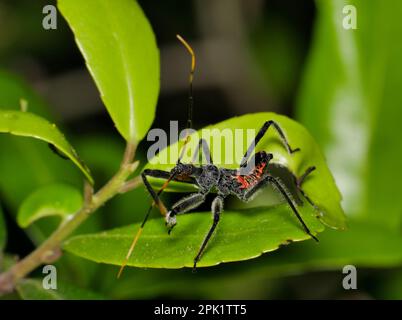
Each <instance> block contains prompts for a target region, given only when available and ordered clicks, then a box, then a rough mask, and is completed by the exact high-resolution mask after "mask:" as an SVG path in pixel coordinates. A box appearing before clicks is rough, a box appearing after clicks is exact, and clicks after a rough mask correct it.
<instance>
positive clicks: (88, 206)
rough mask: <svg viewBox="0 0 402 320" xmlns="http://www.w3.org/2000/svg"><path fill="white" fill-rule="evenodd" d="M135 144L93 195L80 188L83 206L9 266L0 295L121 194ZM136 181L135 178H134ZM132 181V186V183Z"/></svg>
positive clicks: (51, 258) (0, 277)
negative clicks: (109, 201) (97, 211)
mask: <svg viewBox="0 0 402 320" xmlns="http://www.w3.org/2000/svg"><path fill="white" fill-rule="evenodd" d="M135 150H136V145H134V144H132V143H127V146H126V150H125V153H124V157H123V160H122V162H121V165H120V169H119V170H118V171H117V172H116V174H115V175H114V176H113V177H112V178H111V179H110V180H109V182H107V183H106V185H104V186H103V187H102V188H101V189H100V190H99V191H98V192H97V193H95V194H93V190H92V187H91V186H89V185H88V184H85V186H84V199H85V201H84V204H83V207H82V208H81V209H80V210H79V211H78V212H76V213H75V214H74V215H73V216H72V217H71V218H70V219H69V220H66V221H64V222H63V223H62V224H61V225H60V226H59V227H58V229H57V230H55V231H54V232H53V234H52V235H50V237H49V238H48V239H47V240H46V241H45V242H43V243H42V244H41V245H40V246H39V247H38V248H36V249H35V250H34V251H33V252H32V253H30V254H29V255H28V256H26V257H25V258H24V259H22V260H20V261H19V262H18V263H16V264H15V265H13V266H12V267H11V268H10V269H9V270H8V271H6V272H4V273H2V274H0V294H1V293H7V292H11V291H12V290H13V289H14V287H15V285H16V283H17V282H18V281H19V280H20V279H22V278H24V277H25V276H26V275H27V274H29V273H30V272H31V271H33V270H34V269H36V268H37V267H38V266H40V265H41V264H43V263H49V262H54V261H56V260H57V259H58V258H59V257H60V256H61V244H62V242H63V240H64V239H65V238H67V237H68V236H69V235H70V234H71V233H72V232H73V231H74V230H75V229H76V228H77V227H78V226H79V225H81V223H82V222H84V221H85V220H86V219H87V218H88V217H89V216H90V215H91V213H93V212H95V211H96V210H97V209H98V208H99V207H100V206H102V205H103V204H104V203H105V202H107V201H108V200H109V199H111V198H112V197H114V196H115V195H116V194H118V193H121V192H122V189H124V186H125V185H126V180H127V179H128V178H129V177H130V175H131V174H132V173H133V172H134V171H135V169H136V168H137V166H138V161H137V162H134V163H133V159H134V155H135ZM137 178H139V177H137ZM131 181H132V183H131V184H130V187H129V188H126V189H125V190H126V191H125V192H127V191H129V190H132V189H133V188H135V187H137V186H138V185H139V184H140V179H136V178H134V179H133V180H131ZM134 181H135V183H134Z"/></svg>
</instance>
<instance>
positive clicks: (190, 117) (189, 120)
mask: <svg viewBox="0 0 402 320" xmlns="http://www.w3.org/2000/svg"><path fill="white" fill-rule="evenodd" d="M176 38H177V39H178V40H179V41H180V42H181V43H182V44H183V45H184V47H185V48H186V49H187V51H188V52H189V53H190V55H191V69H190V76H189V92H188V118H187V130H186V137H185V140H184V145H183V148H182V149H181V152H180V156H179V159H178V161H177V162H178V163H179V162H180V161H181V159H182V158H183V156H184V153H185V151H186V148H187V143H188V142H189V141H190V134H189V132H190V129H192V127H193V107H194V97H193V79H194V72H195V65H196V60H195V53H194V50H193V48H191V46H190V45H189V44H188V42H187V41H186V40H184V39H183V38H182V36H180V35H179V34H177V35H176Z"/></svg>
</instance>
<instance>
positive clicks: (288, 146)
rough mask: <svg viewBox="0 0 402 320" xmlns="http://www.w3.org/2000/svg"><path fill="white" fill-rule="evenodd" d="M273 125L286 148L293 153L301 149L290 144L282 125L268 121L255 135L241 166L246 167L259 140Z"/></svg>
mask: <svg viewBox="0 0 402 320" xmlns="http://www.w3.org/2000/svg"><path fill="white" fill-rule="evenodd" d="M271 126H272V127H273V128H274V129H275V130H276V132H277V133H278V134H279V137H280V139H281V140H282V143H283V144H284V145H285V147H286V150H287V151H288V152H289V153H290V154H292V153H294V152H296V151H300V148H296V149H292V148H291V146H290V145H289V142H288V140H287V139H286V136H285V134H284V133H283V131H282V129H281V127H280V126H279V125H278V124H277V123H276V122H275V121H273V120H269V121H266V122H265V123H264V125H263V126H262V127H261V129H260V131H258V133H257V135H256V136H255V138H254V140H253V141H252V142H251V144H250V146H249V147H248V149H247V152H246V153H245V155H244V156H243V159H242V161H241V162H240V167H244V166H246V165H247V160H248V158H250V155H251V153H252V152H253V150H254V148H255V147H256V146H257V144H258V142H260V140H261V139H262V137H264V135H265V133H266V132H267V131H268V129H269V128H270V127H271Z"/></svg>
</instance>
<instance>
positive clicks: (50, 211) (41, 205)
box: [17, 184, 82, 228]
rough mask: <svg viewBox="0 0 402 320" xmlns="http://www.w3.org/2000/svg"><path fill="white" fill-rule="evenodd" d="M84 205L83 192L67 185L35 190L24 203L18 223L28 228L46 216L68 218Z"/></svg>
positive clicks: (19, 212) (54, 185)
mask: <svg viewBox="0 0 402 320" xmlns="http://www.w3.org/2000/svg"><path fill="white" fill-rule="evenodd" d="M81 205H82V195H81V192H80V191H79V190H77V189H75V188H74V187H71V186H69V185H65V184H52V185H49V186H46V187H43V188H40V189H37V190H35V191H34V192H33V193H32V194H30V195H29V196H28V198H27V199H25V201H24V202H23V203H22V205H21V207H20V209H19V211H18V216H17V222H18V224H19V225H20V227H22V228H26V227H27V226H29V225H30V224H31V223H33V222H34V221H36V220H38V219H41V218H43V217H46V216H60V217H61V218H63V219H64V218H66V217H68V216H69V215H71V214H74V213H75V212H76V211H78V210H79V208H80V207H81Z"/></svg>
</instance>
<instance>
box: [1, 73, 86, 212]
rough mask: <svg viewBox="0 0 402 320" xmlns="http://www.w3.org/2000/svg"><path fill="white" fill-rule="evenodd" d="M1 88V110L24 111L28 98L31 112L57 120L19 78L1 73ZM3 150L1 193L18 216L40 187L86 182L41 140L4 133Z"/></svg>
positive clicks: (2, 137)
mask: <svg viewBox="0 0 402 320" xmlns="http://www.w3.org/2000/svg"><path fill="white" fill-rule="evenodd" d="M0 88H1V90H0V109H5V107H6V106H7V109H12V110H20V109H21V108H20V99H21V98H24V99H25V100H27V101H28V103H29V105H28V110H29V111H31V112H32V113H35V114H37V115H40V116H42V117H44V118H46V119H52V120H51V121H54V118H53V117H52V115H51V114H50V112H49V109H50V108H49V106H47V105H46V103H44V101H43V100H42V99H40V97H38V96H37V95H36V94H35V92H33V90H32V89H31V88H30V87H29V86H27V84H26V83H24V82H23V81H21V80H20V79H19V78H18V77H16V76H14V75H13V74H10V73H8V72H3V71H2V70H0ZM0 149H1V150H7V153H6V155H5V156H3V157H0V176H1V179H0V193H1V195H2V199H3V201H4V204H5V205H6V206H7V207H8V208H9V209H10V214H11V215H14V214H15V215H16V213H17V210H18V207H19V206H20V204H21V202H22V201H23V200H24V199H25V198H26V197H27V196H28V194H29V193H31V192H32V190H35V189H36V188H38V187H41V186H45V185H48V184H50V183H54V182H56V181H63V182H65V183H69V184H74V185H81V183H82V182H81V180H82V179H81V176H80V172H78V170H75V168H74V167H73V166H71V165H70V164H69V161H65V160H64V159H62V158H61V157H58V156H55V155H54V153H53V152H52V151H51V150H50V149H49V147H48V145H47V144H44V143H43V142H42V141H40V140H32V139H21V137H18V136H10V135H2V134H0ZM21 168H23V170H21ZM21 181H24V183H21Z"/></svg>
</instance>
